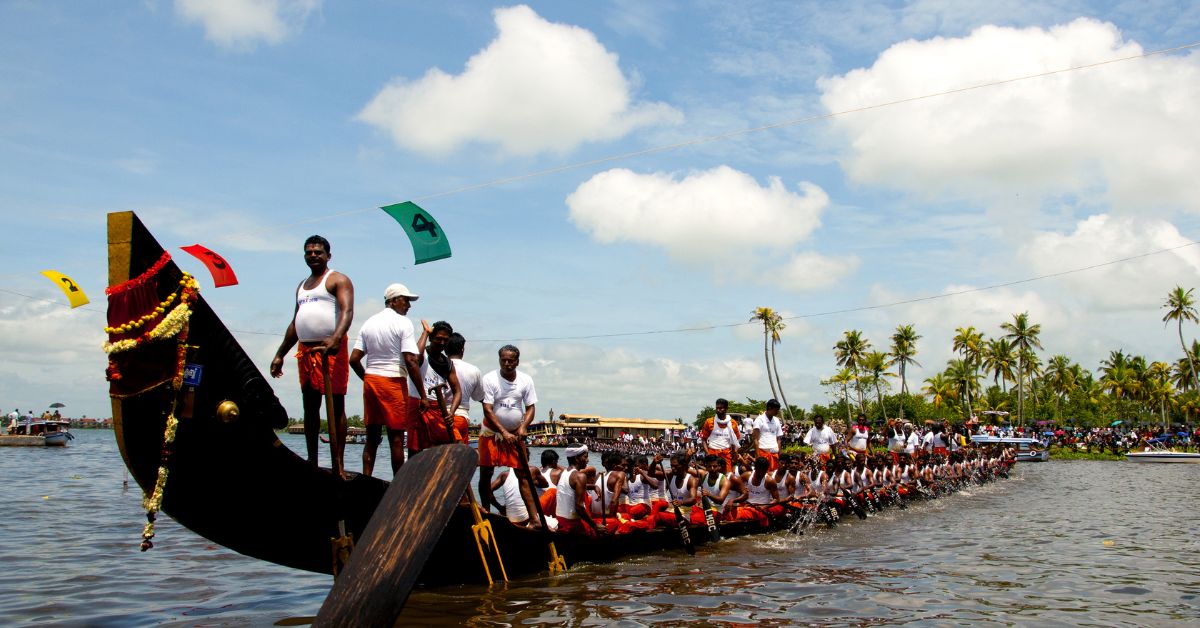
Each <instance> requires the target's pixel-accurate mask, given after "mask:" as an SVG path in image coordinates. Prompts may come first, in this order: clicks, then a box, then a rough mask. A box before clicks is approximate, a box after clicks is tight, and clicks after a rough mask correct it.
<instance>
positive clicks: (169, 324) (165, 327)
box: [104, 273, 200, 378]
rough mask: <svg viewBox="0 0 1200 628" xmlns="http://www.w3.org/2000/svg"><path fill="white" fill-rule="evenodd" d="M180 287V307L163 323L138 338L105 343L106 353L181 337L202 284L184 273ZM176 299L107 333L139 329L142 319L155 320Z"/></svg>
mask: <svg viewBox="0 0 1200 628" xmlns="http://www.w3.org/2000/svg"><path fill="white" fill-rule="evenodd" d="M179 286H180V291H179V293H178V294H179V305H176V306H175V307H174V308H172V309H171V311H170V312H168V313H167V315H166V316H164V317H163V319H162V321H161V322H159V324H158V325H155V326H154V327H153V328H152V329H150V330H148V331H146V332H145V333H143V334H142V335H140V336H138V337H136V338H126V339H124V340H118V341H116V342H105V343H104V352H105V353H107V354H109V355H112V354H114V353H121V352H123V351H129V350H130V349H135V348H137V347H138V346H139V345H141V344H142V343H144V342H149V341H152V340H163V339H166V338H173V337H175V336H177V335H179V333H180V332H181V331H183V329H184V327H185V326H187V324H188V321H189V320H190V319H191V317H192V309H191V304H192V303H194V302H195V301H196V293H197V292H198V291H199V290H200V284H199V283H197V282H196V278H195V277H192V276H191V275H190V274H188V273H183V278H182V279H180V280H179ZM174 299H175V297H174V295H172V296H171V297H168V298H167V299H166V300H165V301H163V302H162V303H161V304H159V306H158V307H156V308H155V309H154V311H153V312H151V313H150V314H147V315H145V316H143V317H141V318H139V319H136V320H133V321H130V322H128V323H125V324H123V325H118V326H117V327H106V328H105V331H107V332H108V333H109V334H113V333H123V332H126V331H130V330H132V329H137V328H138V327H140V326H141V325H143V324H144V322H140V321H142V319H146V318H147V317H149V318H154V317H155V316H158V315H159V314H160V313H161V311H165V310H166V308H167V306H169V305H170V303H171V302H172V301H174ZM118 378H119V375H118Z"/></svg>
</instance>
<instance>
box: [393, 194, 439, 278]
mask: <svg viewBox="0 0 1200 628" xmlns="http://www.w3.org/2000/svg"><path fill="white" fill-rule="evenodd" d="M380 209H382V210H383V211H384V212H385V213H386V214H387V215H389V216H391V217H392V218H394V219H395V220H396V222H398V223H400V226H401V227H404V232H405V233H407V234H408V241H409V242H410V243H411V244H412V247H413V257H414V258H415V259H416V263H417V264H424V263H425V262H432V261H435V260H439V259H446V258H447V257H450V241H449V240H448V239H446V232H445V231H443V230H442V227H441V225H439V224H438V223H437V221H436V220H434V218H433V216H431V215H430V214H429V212H427V211H425V210H424V209H422V208H421V207H419V206H418V205H417V204H416V203H413V202H411V201H408V202H404V203H398V204H396V205H388V206H387V207H381V208H380Z"/></svg>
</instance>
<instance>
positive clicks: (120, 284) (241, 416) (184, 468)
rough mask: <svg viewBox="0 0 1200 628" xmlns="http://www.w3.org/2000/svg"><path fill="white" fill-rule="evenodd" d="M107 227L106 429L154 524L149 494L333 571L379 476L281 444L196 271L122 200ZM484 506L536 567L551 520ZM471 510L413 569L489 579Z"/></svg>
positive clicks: (364, 516)
mask: <svg viewBox="0 0 1200 628" xmlns="http://www.w3.org/2000/svg"><path fill="white" fill-rule="evenodd" d="M108 240H109V288H108V289H107V290H106V293H107V294H108V295H109V308H108V321H109V326H108V328H107V330H106V331H108V333H109V341H108V343H107V344H106V351H108V353H109V365H108V370H107V376H108V378H109V383H110V386H109V388H110V390H109V393H110V396H111V399H112V415H113V433H114V435H115V437H116V439H117V444H118V446H119V448H120V451H121V456H122V458H123V459H124V462H125V465H126V466H127V467H128V468H129V472H130V474H131V475H132V476H133V478H134V479H135V480H136V481H137V483H138V485H139V486H140V487H141V488H142V490H143V491H144V492H145V494H146V495H147V496H148V502H150V503H151V504H152V507H151V511H150V513H149V519H150V520H151V521H150V522H151V524H152V523H153V517H154V510H155V509H157V508H160V509H161V511H162V512H165V513H166V514H168V515H169V516H171V517H172V518H173V519H174V520H175V521H177V522H178V523H179V524H181V525H182V526H184V527H186V528H188V529H190V530H192V531H193V532H195V533H196V534H199V535H200V536H202V537H204V538H206V539H209V540H211V541H212V542H214V543H217V544H220V545H222V546H224V547H227V548H229V549H232V550H234V551H236V552H239V553H241V554H244V555H246V556H250V557H253V558H257V559H261V560H265V561H270V562H272V563H277V564H280V565H284V566H287V567H292V568H296V569H303V570H306V571H312V572H318V573H333V571H334V570H335V566H334V565H335V562H336V560H337V558H336V554H337V552H336V547H332V546H331V540H332V539H335V538H338V537H344V536H346V535H347V534H348V535H349V536H350V537H351V538H353V539H355V540H358V539H360V538H362V535H363V532H364V530H365V529H366V528H367V524H368V522H369V521H370V519H371V517H372V514H373V513H374V512H375V510H376V508H377V507H378V506H379V505H380V502H381V500H382V499H383V498H384V496H385V493H386V492H387V491H388V488H389V483H388V482H385V481H383V480H380V479H378V478H373V477H368V476H364V475H358V474H350V479H349V480H345V481H343V480H340V479H338V478H336V477H335V476H334V475H333V474H332V473H331V472H330V471H329V470H328V469H322V468H318V467H316V466H313V465H311V464H309V463H308V462H306V461H305V460H304V459H302V458H301V457H300V456H297V455H296V454H295V453H293V452H292V451H291V450H290V449H288V448H287V447H286V446H284V445H283V443H282V442H281V441H280V440H279V438H278V437H277V436H276V433H275V430H276V429H280V428H283V427H284V426H285V425H286V424H287V413H286V411H285V409H284V407H283V405H282V404H281V403H280V402H279V399H278V397H277V396H276V395H275V393H274V391H273V390H272V389H271V386H270V384H269V382H268V380H267V379H266V378H265V377H264V376H263V373H262V372H261V371H259V369H258V368H257V367H256V366H255V365H254V363H253V362H252V361H251V359H250V358H249V356H248V355H247V354H246V352H245V350H244V349H243V348H242V347H241V346H240V345H239V344H238V342H237V341H236V340H235V339H234V337H233V335H232V334H231V333H230V331H229V330H228V329H227V328H226V327H225V325H224V324H223V323H222V322H221V320H220V318H219V317H218V316H217V315H216V313H215V312H214V311H213V310H212V308H211V307H210V306H209V305H208V304H207V303H206V302H205V300H204V298H203V297H202V296H201V295H200V294H199V290H198V287H197V286H196V284H195V281H194V280H192V279H191V278H190V277H189V276H187V275H186V274H185V273H183V272H182V271H181V270H180V269H179V268H178V266H176V264H175V263H174V262H173V261H172V260H171V257H170V255H169V254H168V253H167V252H166V251H164V249H163V248H162V246H160V245H159V243H158V242H157V241H156V240H155V239H154V237H153V236H152V235H151V234H150V232H149V231H148V230H147V229H146V228H145V226H144V225H143V224H142V223H141V221H140V220H139V219H138V218H137V216H135V215H134V214H133V212H118V213H112V214H109V216H108ZM180 319H184V320H182V321H181V320H180ZM422 455H424V454H419V455H418V456H417V457H416V458H414V460H417V459H419V458H420V457H421V456H422ZM427 489H428V487H427V486H425V485H423V484H418V485H416V486H414V491H416V490H427ZM460 497H461V495H445V496H442V499H446V500H454V501H458V500H459V499H460ZM483 516H484V517H486V519H487V520H488V521H489V522H490V523H491V524H492V525H491V527H492V530H493V531H494V539H495V545H496V547H498V549H499V553H500V555H501V557H502V559H503V563H504V567H505V569H506V571H507V574H508V576H509V577H510V578H512V577H516V576H521V575H526V574H533V573H538V572H544V571H546V570H547V568H548V562H549V558H550V557H549V555H548V539H549V536H550V535H548V533H544V532H537V531H533V530H529V529H525V528H519V527H516V526H513V525H511V524H509V523H508V521H507V520H506V519H505V518H504V517H502V516H499V515H496V514H493V513H484V514H483ZM475 524H476V521H475V520H474V515H473V509H472V508H471V507H470V506H469V505H466V504H462V505H457V506H455V507H454V509H453V513H452V514H451V516H450V517H449V519H448V523H445V528H444V530H442V532H441V534H440V536H437V537H436V538H437V541H436V544H435V546H434V547H433V549H432V551H431V553H430V554H429V556H428V559H427V560H426V561H425V562H424V564H423V565H421V566H420V567H421V570H420V575H419V576H418V578H417V582H418V583H420V584H424V585H429V586H434V585H452V584H471V583H483V582H486V578H487V575H486V574H485V569H484V567H483V564H482V562H481V560H480V550H479V548H478V547H477V546H476V544H475V541H474V537H473V532H472V527H473V525H475ZM430 525H431V526H432V525H442V521H437V522H431V523H430ZM149 529H152V528H148V530H149ZM343 530H344V533H343ZM764 531H766V529H764V528H762V527H760V526H758V525H757V524H754V523H752V522H729V523H722V524H720V532H721V536H723V537H735V536H741V535H746V534H752V533H759V532H764ZM690 532H691V539H692V540H693V542H694V543H695V544H696V545H701V544H703V543H704V542H705V541H706V540H707V539H708V531H707V529H706V528H705V527H703V526H699V527H697V526H693V527H692V529H691V530H690ZM152 536H153V535H152V533H148V534H147V536H146V543H145V544H144V547H145V546H146V545H152V544H151V543H150V541H149V539H150V538H152ZM552 536H553V542H554V544H555V546H556V548H557V552H558V554H559V555H560V556H561V557H562V558H563V559H565V562H566V564H567V565H568V566H569V565H572V564H576V563H580V562H610V561H614V560H617V559H620V558H622V557H626V556H630V555H637V554H646V553H650V552H657V551H661V550H667V549H674V548H680V547H682V546H683V543H682V541H681V537H680V535H679V533H678V531H677V530H668V529H660V530H653V531H646V532H640V533H636V534H627V535H606V536H601V537H600V538H596V539H588V538H583V537H578V536H573V535H552ZM159 542H169V541H163V540H161V539H160V541H159ZM410 567H411V566H410Z"/></svg>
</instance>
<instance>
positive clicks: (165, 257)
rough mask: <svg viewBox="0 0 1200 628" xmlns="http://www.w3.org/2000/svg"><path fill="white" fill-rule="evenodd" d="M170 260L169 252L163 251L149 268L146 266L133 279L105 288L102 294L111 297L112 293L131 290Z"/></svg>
mask: <svg viewBox="0 0 1200 628" xmlns="http://www.w3.org/2000/svg"><path fill="white" fill-rule="evenodd" d="M170 261H171V254H170V253H168V252H166V251H163V254H162V257H160V258H158V261H157V262H154V265H153V266H151V267H150V268H147V269H146V271H145V272H143V273H142V274H140V275H138V276H137V277H134V278H133V279H130V280H129V281H126V282H123V283H119V284H117V285H115V286H109V287H107V288H105V289H104V294H107V295H108V296H110V297H111V296H112V295H114V294H118V293H121V292H125V291H126V290H132V289H133V288H136V287H138V286H140V285H142V284H144V283H146V282H147V281H149V280H150V278H151V277H153V276H155V275H157V274H158V271H160V270H162V269H163V267H164V266H166V265H167V263H168V262H170Z"/></svg>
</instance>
